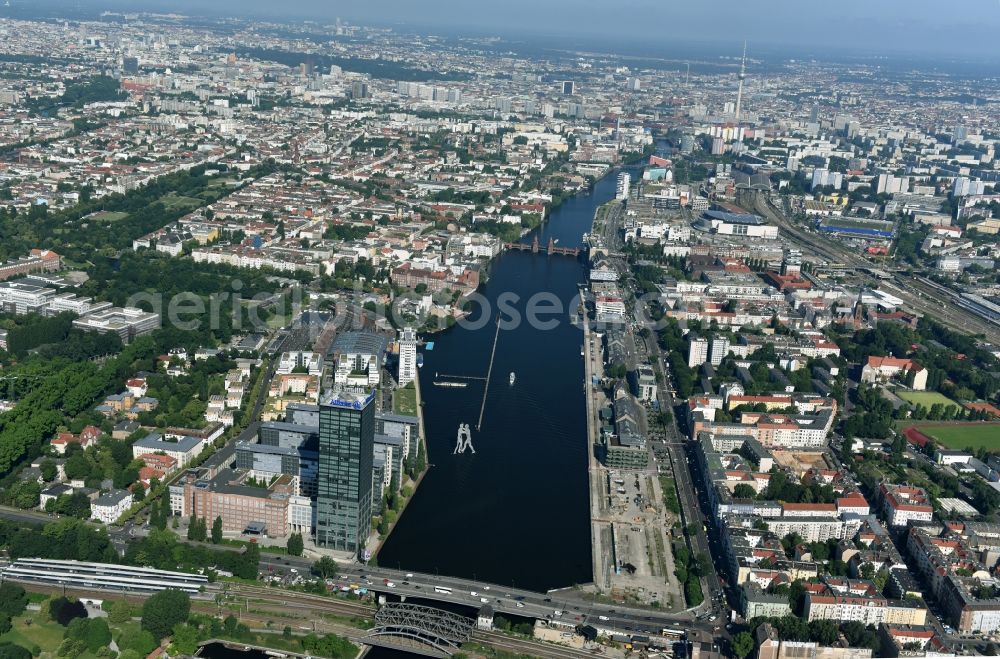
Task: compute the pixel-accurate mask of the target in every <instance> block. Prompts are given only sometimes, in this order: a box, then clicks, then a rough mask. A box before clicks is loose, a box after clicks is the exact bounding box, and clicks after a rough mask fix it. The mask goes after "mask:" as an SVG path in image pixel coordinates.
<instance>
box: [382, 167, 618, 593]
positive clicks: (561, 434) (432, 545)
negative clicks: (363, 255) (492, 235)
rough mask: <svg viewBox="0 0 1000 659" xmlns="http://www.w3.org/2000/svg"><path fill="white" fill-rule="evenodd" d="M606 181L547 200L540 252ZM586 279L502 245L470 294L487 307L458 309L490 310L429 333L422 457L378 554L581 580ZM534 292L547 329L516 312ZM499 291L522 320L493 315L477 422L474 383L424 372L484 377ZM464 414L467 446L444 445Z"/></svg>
mask: <svg viewBox="0 0 1000 659" xmlns="http://www.w3.org/2000/svg"><path fill="white" fill-rule="evenodd" d="M615 179H616V177H615V176H614V175H611V176H608V177H605V178H604V179H602V180H601V181H598V182H597V183H596V184H595V186H594V189H593V190H592V191H590V192H584V193H581V194H579V195H576V196H575V197H573V198H571V199H569V200H568V201H566V202H565V203H564V204H563V205H562V206H561V207H559V208H558V209H557V210H555V211H554V212H553V213H552V215H551V217H550V219H549V221H548V222H547V223H546V224H545V225H543V227H541V229H540V231H539V241H540V243H541V245H542V247H543V251H544V246H545V245H546V244H547V242H548V240H549V238H550V237H551V238H553V239H554V240H557V241H558V242H557V243H556V244H557V246H559V247H576V246H578V245H580V244H581V239H582V236H583V234H584V233H586V232H587V231H589V230H590V227H591V223H592V220H593V216H594V211H595V210H596V209H597V207H598V206H599V205H600V204H602V203H604V202H606V201H608V200H609V199H611V198H613V197H614V192H615ZM530 238H531V236H528V237H527V238H525V240H526V241H530ZM585 276H586V272H585V269H584V262H583V260H582V257H581V258H580V259H574V258H573V257H571V256H547V255H545V254H544V253H539V254H532V253H531V252H514V251H508V252H505V253H504V254H503V255H502V256H500V257H499V258H498V259H496V260H495V261H494V262H493V264H492V267H491V271H490V277H489V281H488V283H487V284H486V286H485V288H484V289H483V290H482V291H481V292H482V294H483V296H484V298H485V300H486V301H487V303H488V307H485V306H484V307H479V308H477V311H476V312H474V313H473V315H472V316H471V317H470V318H471V319H472V320H473V321H475V320H477V319H478V318H479V317H480V316H481V314H482V313H484V310H488V311H489V313H490V320H489V321H488V322H486V323H480V324H481V325H482V326H481V327H479V328H478V329H471V328H466V327H462V326H460V325H458V326H455V327H453V328H452V329H450V330H448V331H446V332H444V333H441V334H438V335H437V336H435V337H433V340H434V342H435V346H434V349H433V350H430V351H425V352H424V367H423V368H422V369H421V371H420V386H421V391H422V393H423V399H424V401H425V403H426V404H425V406H424V415H425V426H426V431H427V438H428V452H429V460H428V462H429V463H430V464H431V465H433V466H432V467H431V468H430V471H429V473H428V474H427V476H426V477H425V478H424V481H423V483H422V484H421V485H420V488H419V489H418V491H417V493H416V495H415V496H414V499H413V501H412V502H411V503H410V505H409V506H408V507H407V509H406V511H405V513H404V514H403V515H402V517H401V519H400V521H399V523H398V524H397V525H396V528H395V530H394V531H393V532H392V534H391V535H390V537H389V539H388V540H387V542H386V543H385V545H384V546H383V548H382V550H381V552H380V553H379V555H378V561H379V564H380V565H383V566H386V567H397V566H398V567H401V568H403V569H409V570H414V571H420V572H427V573H434V572H441V573H442V574H449V575H452V576H459V577H468V578H474V579H482V580H484V581H489V582H493V583H498V584H512V585H513V586H516V587H523V588H530V589H533V590H541V591H544V590H547V589H551V588H557V587H562V586H570V585H572V584H575V583H586V582H589V581H590V580H591V547H590V527H589V523H590V522H589V512H588V503H587V502H588V494H587V492H588V486H587V450H588V447H587V439H586V437H587V436H586V418H585V416H586V412H585V402H584V396H583V393H584V390H583V379H584V369H583V359H582V357H581V356H580V350H581V347H582V343H583V333H582V331H581V330H580V329H579V328H578V327H577V326H576V325H574V324H573V323H572V322H571V319H572V318H573V317H575V314H576V307H575V304H576V303H575V298H576V296H577V290H578V289H577V287H578V285H579V284H580V283H581V282H583V281H584V279H585ZM539 292H543V293H545V294H547V296H548V297H549V301H548V302H546V306H551V305H552V304H554V303H557V304H558V305H559V306H561V307H562V313H560V314H551V315H544V316H543V315H539V317H540V318H542V319H544V320H549V319H554V320H555V322H553V323H552V325H554V327H551V328H548V329H543V328H541V327H533V326H532V324H531V323H529V322H527V319H526V309H527V307H528V301H529V299H530V298H531V297H532V296H533V295H534V294H536V293H539ZM512 294H513V295H514V296H516V297H511V295H512ZM502 296H503V297H502ZM501 299H512V300H517V301H516V302H514V303H512V304H511V305H510V307H512V308H513V309H515V310H516V311H517V312H518V314H520V316H521V322H520V323H517V324H516V327H510V326H508V324H507V321H508V320H509V319H510V316H511V314H510V313H508V312H506V311H504V313H503V314H502V318H503V320H504V324H503V327H502V329H501V331H500V334H499V340H498V343H497V349H496V358H495V361H494V365H493V372H492V377H491V381H490V387H489V393H488V396H487V399H486V407H485V413H484V415H483V425H482V428H481V430H480V431H479V432H476V429H475V428H476V423H477V421H478V418H479V411H480V405H481V404H482V399H483V383H482V382H481V381H476V380H472V381H469V385H468V387H466V388H464V389H458V388H444V387H438V386H434V384H433V382H434V380H435V379H448V378H447V376H448V375H467V376H485V375H486V372H487V368H488V366H489V359H490V350H491V347H492V345H493V340H494V336H495V333H496V325H495V322H496V317H497V306H498V305H497V303H498V300H501ZM505 309H506V307H505ZM513 324H514V323H511V325H513ZM511 372H514V373H515V374H516V381H515V383H514V385H513V386H511V385H510V383H509V375H510V373H511ZM436 374H437V375H436ZM462 423H468V424H469V425H470V427H471V429H472V444H473V446H474V447H475V450H476V453H475V454H474V455H473V454H472V453H471V452H466V453H464V454H459V455H454V454H453V451H454V449H455V444H456V434H457V429H458V426H459V424H462Z"/></svg>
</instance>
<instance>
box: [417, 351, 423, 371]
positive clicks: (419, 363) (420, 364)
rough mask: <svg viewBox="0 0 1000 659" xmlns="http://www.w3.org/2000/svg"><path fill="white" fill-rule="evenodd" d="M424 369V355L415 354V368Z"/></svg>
mask: <svg viewBox="0 0 1000 659" xmlns="http://www.w3.org/2000/svg"><path fill="white" fill-rule="evenodd" d="M423 367H424V355H423V353H419V352H418V353H417V368H423Z"/></svg>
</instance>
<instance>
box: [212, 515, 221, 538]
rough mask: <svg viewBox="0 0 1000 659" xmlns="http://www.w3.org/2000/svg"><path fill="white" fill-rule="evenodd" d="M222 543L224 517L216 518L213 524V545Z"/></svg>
mask: <svg viewBox="0 0 1000 659" xmlns="http://www.w3.org/2000/svg"><path fill="white" fill-rule="evenodd" d="M220 542H222V516H221V515H220V516H219V517H216V518H215V521H214V522H212V544H216V545H217V544H219V543H220Z"/></svg>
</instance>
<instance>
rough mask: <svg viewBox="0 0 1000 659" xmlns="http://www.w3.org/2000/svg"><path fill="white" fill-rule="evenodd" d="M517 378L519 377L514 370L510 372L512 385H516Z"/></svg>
mask: <svg viewBox="0 0 1000 659" xmlns="http://www.w3.org/2000/svg"><path fill="white" fill-rule="evenodd" d="M515 379H517V378H516V376H515V375H514V371H511V372H510V386H512V387H513V386H514V380H515Z"/></svg>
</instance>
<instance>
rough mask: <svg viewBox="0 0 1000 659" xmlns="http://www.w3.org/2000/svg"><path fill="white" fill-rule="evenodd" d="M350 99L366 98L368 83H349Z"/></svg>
mask: <svg viewBox="0 0 1000 659" xmlns="http://www.w3.org/2000/svg"><path fill="white" fill-rule="evenodd" d="M351 98H368V83H367V82H361V81H360V80H358V81H355V82H353V83H351Z"/></svg>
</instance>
